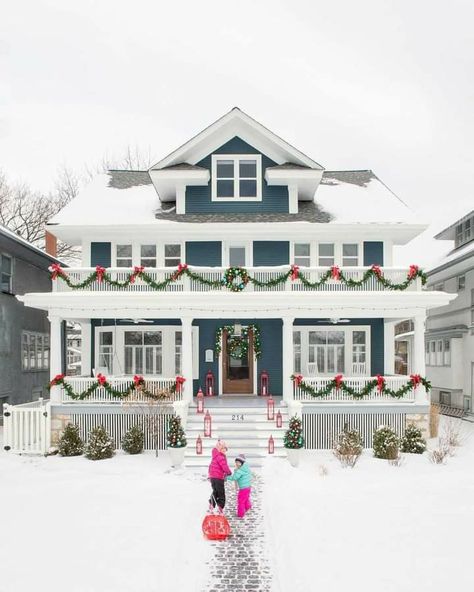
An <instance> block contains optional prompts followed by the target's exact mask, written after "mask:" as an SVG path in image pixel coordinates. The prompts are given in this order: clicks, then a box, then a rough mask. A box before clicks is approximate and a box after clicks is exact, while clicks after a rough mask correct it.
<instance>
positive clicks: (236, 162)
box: [211, 154, 263, 203]
mask: <svg viewBox="0 0 474 592" xmlns="http://www.w3.org/2000/svg"><path fill="white" fill-rule="evenodd" d="M219 160H232V161H233V163H234V177H233V178H234V196H233V197H217V161H219ZM241 160H255V161H256V162H257V178H256V185H257V195H256V196H255V197H241V196H240V184H239V181H240V175H239V163H240V161H241ZM211 162H212V164H211V201H213V202H216V203H219V202H235V203H237V202H239V203H240V202H245V201H262V185H263V179H262V155H261V154H213V155H212V157H211ZM244 179H245V177H244Z"/></svg>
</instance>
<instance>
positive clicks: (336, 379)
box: [334, 374, 342, 390]
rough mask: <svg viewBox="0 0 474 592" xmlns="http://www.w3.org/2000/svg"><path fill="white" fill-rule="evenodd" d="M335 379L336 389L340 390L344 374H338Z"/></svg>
mask: <svg viewBox="0 0 474 592" xmlns="http://www.w3.org/2000/svg"><path fill="white" fill-rule="evenodd" d="M334 381H335V383H336V389H338V390H339V389H340V388H341V384H342V374H336V376H335V377H334Z"/></svg>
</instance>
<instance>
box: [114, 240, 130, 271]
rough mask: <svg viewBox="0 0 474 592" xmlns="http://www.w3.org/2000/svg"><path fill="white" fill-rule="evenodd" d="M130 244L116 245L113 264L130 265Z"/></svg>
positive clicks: (119, 265)
mask: <svg viewBox="0 0 474 592" xmlns="http://www.w3.org/2000/svg"><path fill="white" fill-rule="evenodd" d="M132 261H133V258H132V245H117V246H116V258H115V265H116V266H117V267H132V264H133V263H132Z"/></svg>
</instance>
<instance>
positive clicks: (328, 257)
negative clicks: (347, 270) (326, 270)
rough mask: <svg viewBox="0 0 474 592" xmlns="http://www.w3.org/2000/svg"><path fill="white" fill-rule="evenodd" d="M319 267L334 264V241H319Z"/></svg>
mask: <svg viewBox="0 0 474 592" xmlns="http://www.w3.org/2000/svg"><path fill="white" fill-rule="evenodd" d="M318 248H319V256H318V265H319V267H330V266H332V265H334V243H319V246H318Z"/></svg>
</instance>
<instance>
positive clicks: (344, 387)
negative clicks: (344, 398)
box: [291, 374, 431, 399]
mask: <svg viewBox="0 0 474 592" xmlns="http://www.w3.org/2000/svg"><path fill="white" fill-rule="evenodd" d="M291 380H292V381H293V384H294V386H295V387H298V388H299V389H301V390H302V391H303V392H304V393H306V394H307V395H311V396H312V397H326V396H328V395H330V394H331V391H332V390H333V389H336V390H341V391H342V392H343V393H345V394H346V395H351V396H352V397H354V399H363V398H364V397H366V396H367V395H370V394H371V393H373V392H374V390H377V392H378V393H379V394H380V395H390V396H391V397H393V398H394V399H401V398H402V397H403V396H404V395H406V394H407V393H408V392H409V391H411V390H415V389H416V387H417V386H418V385H419V384H422V385H423V386H424V387H425V389H426V390H427V391H429V390H430V389H431V383H430V382H429V381H428V380H426V378H423V377H422V376H420V375H419V374H410V380H409V381H408V382H407V383H406V384H404V385H403V386H402V387H400V388H399V389H398V390H396V391H395V390H393V389H391V388H389V387H388V386H387V384H386V379H385V378H384V377H383V376H382V375H381V374H377V376H376V377H375V378H373V379H372V380H369V381H368V382H367V384H366V385H365V386H364V387H363V388H362V389H361V390H360V391H358V390H356V389H354V388H352V387H351V386H349V385H348V384H346V382H345V381H344V379H343V376H342V374H337V376H335V377H334V378H333V379H332V380H330V381H329V382H328V383H327V384H326V386H324V387H322V388H320V389H317V388H314V387H313V386H311V385H310V384H308V383H307V382H305V381H304V379H303V376H302V375H301V374H292V375H291Z"/></svg>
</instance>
